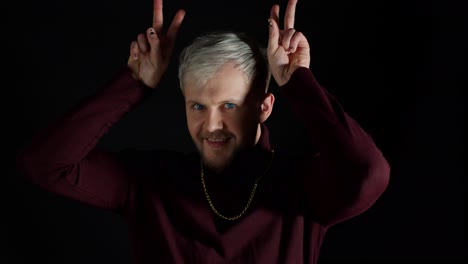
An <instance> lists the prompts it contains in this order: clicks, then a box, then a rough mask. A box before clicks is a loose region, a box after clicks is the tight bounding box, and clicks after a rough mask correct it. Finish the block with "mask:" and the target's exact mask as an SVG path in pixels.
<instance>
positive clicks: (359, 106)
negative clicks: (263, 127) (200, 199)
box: [2, 0, 468, 263]
mask: <svg viewBox="0 0 468 264" xmlns="http://www.w3.org/2000/svg"><path fill="white" fill-rule="evenodd" d="M286 2H287V1H285V0H282V1H272V0H270V1H254V0H249V1H246V0H238V1H233V0H229V1H205V0H203V1H202V0H197V1H195V0H192V1H189V0H184V1H182V0H180V1H169V0H166V1H165V3H164V8H165V9H164V14H165V21H166V26H168V25H169V21H170V20H172V16H173V15H174V14H175V12H176V10H177V9H179V8H184V9H185V10H186V11H187V14H186V19H185V21H184V23H183V25H182V27H181V29H180V32H179V36H178V41H177V44H176V48H175V55H178V52H179V51H180V50H181V48H182V47H183V46H185V45H186V44H187V43H188V42H189V41H190V40H192V39H193V37H195V36H196V35H198V34H200V33H203V32H204V31H207V30H211V29H237V30H242V31H245V32H247V33H249V34H251V35H253V36H255V38H256V39H257V40H258V41H260V42H261V43H263V44H265V45H266V43H267V35H268V25H267V18H268V15H269V10H270V7H271V6H272V5H273V4H275V3H278V4H280V6H281V14H282V12H283V11H284V9H285V7H286ZM462 2H463V1H459V3H462ZM467 10H468V9H466V7H463V6H462V5H458V4H457V3H453V2H449V1H422V0H419V1H417V0H408V1H403V0H399V1H381V0H375V1H344V0H328V1H324V0H314V1H306V0H300V1H299V3H298V6H297V11H296V26H295V27H296V29H297V30H299V31H302V32H303V33H304V34H305V36H306V37H307V38H308V40H309V43H310V45H311V69H312V71H313V72H314V73H315V75H316V77H317V79H318V80H319V82H320V83H321V84H322V85H323V86H324V87H325V88H326V89H328V90H329V91H330V92H331V93H332V94H334V95H335V96H336V98H337V99H338V100H339V101H340V102H341V104H342V106H343V107H344V108H345V110H346V111H347V112H348V113H349V114H350V115H352V116H353V117H355V118H356V119H357V120H358V121H359V122H360V124H361V125H362V127H363V128H365V129H366V130H367V131H368V132H369V133H371V135H372V136H373V138H374V141H375V142H376V144H377V145H378V146H379V147H380V149H381V150H382V151H383V153H384V155H385V156H386V158H387V159H388V161H389V163H390V165H391V168H392V172H391V180H390V185H389V187H388V189H387V191H386V192H385V193H384V195H383V196H382V197H381V198H380V199H379V200H378V201H377V203H376V204H375V205H374V206H373V207H372V208H371V209H370V210H368V211H367V212H365V213H364V214H362V215H360V216H358V217H356V218H353V219H351V220H349V221H347V222H343V223H341V224H338V225H336V226H335V227H333V228H332V229H330V230H329V233H328V235H327V236H326V238H325V242H324V245H323V249H322V254H321V257H320V263H350V262H363V261H367V263H384V262H385V263H402V262H409V263H416V262H421V263H422V262H437V263H451V262H455V261H460V260H462V259H464V258H465V242H464V241H465V233H464V202H463V196H464V194H463V190H464V178H463V177H464V176H465V175H464V172H463V171H464V166H463V163H462V158H461V157H462V152H463V150H464V146H463V144H462V143H463V138H462V136H463V134H464V125H463V123H462V120H463V115H464V105H463V99H462V89H461V88H462V87H463V84H464V81H465V79H464V78H466V74H465V75H463V70H466V62H465V59H466V58H465V56H466V50H467V42H466V38H467V37H466V36H467V31H466V29H465V27H464V26H465V25H466V24H464V22H465V21H463V16H465V13H466V11H467ZM2 11H3V12H4V15H5V16H4V17H6V18H7V19H8V21H7V24H6V25H7V28H6V31H4V34H3V43H4V44H5V43H6V44H7V45H6V48H4V49H5V50H4V55H6V56H4V58H6V59H5V64H6V65H4V67H5V68H6V69H7V74H6V76H5V77H4V78H3V79H4V80H5V82H8V83H4V85H3V89H2V90H3V96H2V97H3V98H4V100H3V102H4V105H7V106H8V109H7V110H6V111H5V114H6V116H7V117H9V118H11V119H10V120H8V119H7V120H8V122H5V123H4V124H5V125H6V126H5V128H6V129H5V130H4V131H5V132H8V133H11V137H10V138H13V140H6V141H7V142H4V143H5V144H6V145H8V146H9V147H10V146H11V147H12V149H13V150H14V151H10V149H9V150H8V151H9V154H8V155H9V159H8V162H9V165H8V173H7V175H8V176H7V177H6V178H7V181H6V184H5V185H4V187H3V188H2V189H3V190H4V193H6V194H8V195H9V196H8V197H6V198H5V203H4V204H5V205H6V207H5V209H6V210H5V211H4V212H6V214H5V215H6V219H7V245H8V246H7V248H6V249H7V253H8V254H6V258H7V263H32V262H45V263H130V262H131V251H130V242H129V241H128V236H127V233H126V227H125V223H124V222H123V219H120V218H119V217H117V216H116V215H113V214H112V213H109V212H105V211H100V210H98V209H95V208H91V207H88V206H86V205H82V204H79V203H77V202H75V201H72V200H68V199H66V198H62V197H58V196H56V195H54V194H50V193H47V192H44V191H42V190H40V189H38V188H37V187H35V186H32V185H30V184H28V183H26V182H24V181H23V180H21V179H20V178H19V177H18V175H17V172H16V169H15V167H14V155H11V153H13V152H15V151H16V150H17V149H18V148H19V147H20V146H21V145H23V144H25V143H27V142H28V141H29V140H30V139H31V137H32V136H33V135H34V134H35V133H37V132H38V131H39V130H40V129H42V128H44V127H45V126H46V125H47V124H49V123H50V122H51V121H53V120H54V119H56V118H58V117H59V116H60V115H62V114H63V113H64V112H65V111H67V110H68V109H70V108H71V107H72V106H73V105H74V104H75V103H77V102H78V101H79V100H80V99H81V98H83V97H85V96H88V95H90V94H93V93H94V92H95V91H96V89H98V88H99V87H100V86H101V85H102V84H104V83H105V82H106V81H107V80H109V79H110V78H111V77H112V76H113V74H114V73H115V72H116V71H118V70H119V69H120V68H121V67H123V66H124V65H125V64H126V60H127V56H128V51H129V45H130V42H131V41H132V40H134V39H135V38H136V35H137V34H138V33H140V32H145V30H146V28H147V27H149V26H150V25H151V21H152V1H151V0H133V1H130V0H118V1H116V0H92V1H91V0H81V1H50V0H44V1H16V2H11V3H9V4H8V6H4V7H3V8H2ZM3 73H5V70H3ZM176 73H177V57H176V56H174V57H173V61H172V63H171V65H170V67H169V69H168V72H167V74H166V75H165V77H164V79H163V80H162V82H161V84H160V86H159V87H158V90H157V91H156V92H155V93H154V94H153V95H152V97H151V98H150V99H149V100H148V101H146V102H145V103H144V104H143V105H141V106H140V107H139V108H137V109H136V110H135V111H134V112H132V113H131V114H129V115H127V116H126V117H124V119H122V120H121V121H120V122H119V123H118V124H116V125H115V126H114V127H113V128H112V129H111V131H110V132H109V133H108V134H107V135H105V136H104V138H103V139H102V140H101V142H100V143H99V144H100V146H102V147H106V148H110V149H121V148H123V147H127V146H133V147H138V148H152V147H162V148H170V149H173V150H181V151H184V150H187V149H190V148H192V147H193V146H192V143H191V140H190V138H189V134H188V131H187V129H186V124H185V121H186V120H185V110H184V104H183V98H182V95H181V93H180V91H179V88H178V80H177V75H176ZM465 88H466V87H465ZM271 89H272V92H273V93H274V94H275V95H276V97H277V102H276V104H275V108H274V111H273V115H272V116H271V117H270V119H269V120H268V125H269V126H270V127H271V129H272V131H271V133H272V141H273V142H275V144H279V145H283V146H287V147H290V148H297V149H300V148H301V147H303V146H302V145H301V144H298V143H297V142H294V141H293V140H291V139H294V138H298V137H300V136H301V134H300V133H301V132H300V131H299V130H296V129H295V128H294V126H290V125H289V124H290V123H291V122H293V121H294V120H291V119H290V118H289V113H288V109H287V108H285V107H284V106H285V105H284V100H283V98H282V97H281V95H280V94H279V93H278V90H277V86H276V85H275V84H274V83H273V84H272V86H271ZM12 98H13V102H11V101H10V100H11V99H12ZM10 105H12V106H10ZM161 121H162V122H161ZM158 123H159V124H161V123H162V124H164V125H163V126H161V125H157V124H158ZM4 182H5V181H4ZM2 263H5V262H3V261H2Z"/></svg>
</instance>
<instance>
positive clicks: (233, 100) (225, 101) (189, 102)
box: [185, 98, 240, 105]
mask: <svg viewBox="0 0 468 264" xmlns="http://www.w3.org/2000/svg"><path fill="white" fill-rule="evenodd" d="M239 102H240V100H236V99H235V98H230V99H228V100H223V101H221V102H220V104H226V103H239ZM185 104H201V105H203V104H202V103H200V102H197V101H195V100H188V101H187V102H185Z"/></svg>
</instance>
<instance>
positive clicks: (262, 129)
mask: <svg viewBox="0 0 468 264" xmlns="http://www.w3.org/2000/svg"><path fill="white" fill-rule="evenodd" d="M296 2H297V0H290V1H289V2H288V6H287V9H286V12H285V19H284V29H283V30H280V29H279V25H278V21H279V7H278V6H277V5H274V6H273V7H272V9H271V15H270V19H269V21H268V25H269V32H270V34H269V40H268V47H267V49H266V53H267V55H266V57H267V58H265V56H264V55H263V54H262V49H261V48H259V47H258V46H256V44H255V42H254V41H252V40H251V39H249V38H248V37H247V36H245V35H243V34H240V33H233V32H212V33H209V34H206V35H204V36H201V37H199V38H197V39H195V40H194V42H193V43H192V44H191V45H189V46H188V47H186V48H185V49H184V50H183V51H182V54H181V55H180V66H179V79H180V86H181V89H182V93H183V95H184V98H185V102H186V116H187V125H188V129H189V132H190V135H191V137H192V139H193V142H194V144H195V146H196V147H197V149H198V151H197V152H196V153H189V154H183V153H175V152H172V151H163V150H154V151H137V150H128V151H122V152H119V153H109V152H105V151H101V150H98V149H95V146H96V144H97V142H98V141H99V139H100V137H102V136H103V135H104V134H105V133H106V132H107V131H108V129H109V128H110V127H111V126H112V125H113V124H114V123H115V122H117V121H118V120H119V119H120V118H121V117H122V116H123V115H125V114H126V113H128V112H129V111H131V110H132V109H133V108H134V107H136V106H137V105H138V104H139V103H141V102H142V101H143V100H144V99H145V98H147V97H148V96H149V95H150V94H151V92H152V91H153V89H156V88H157V86H158V83H159V81H160V80H161V77H162V76H163V74H164V72H165V71H166V69H167V67H168V63H169V59H170V54H171V53H172V49H173V45H174V41H175V38H176V34H177V31H178V28H179V27H180V25H181V23H182V20H183V18H184V15H185V12H184V11H183V10H180V11H178V12H177V13H176V15H175V17H174V19H173V21H172V23H171V26H170V27H169V29H168V31H167V33H166V34H164V33H163V32H162V28H163V19H162V18H163V13H162V0H155V3H154V24H153V27H152V28H149V29H148V31H147V33H146V35H144V34H140V35H138V37H137V40H136V41H134V42H132V44H131V47H130V56H129V58H128V67H125V69H124V70H123V71H122V72H120V73H119V74H118V75H117V76H116V77H115V78H114V79H113V80H112V82H110V83H108V84H107V85H106V86H105V87H104V89H101V90H99V91H98V92H97V93H96V94H95V95H94V96H92V97H90V98H88V99H87V100H85V101H84V102H82V103H81V104H80V105H79V106H78V107H76V108H74V109H73V110H71V111H70V112H69V113H67V114H66V115H64V116H63V117H62V118H60V119H59V120H57V121H56V122H54V123H53V124H51V125H50V126H49V127H48V128H47V129H46V130H44V131H43V132H42V133H40V134H39V135H37V136H36V137H35V138H34V140H33V142H32V143H31V144H30V145H29V146H26V147H25V148H24V149H23V150H22V151H21V152H20V153H19V155H18V159H17V160H18V166H19V168H20V169H21V172H22V174H23V175H24V176H25V177H27V178H28V179H30V180H31V181H32V182H34V183H36V184H38V185H40V186H42V187H43V188H45V189H47V190H49V191H52V192H55V193H58V194H61V195H64V196H67V197H69V198H72V199H76V200H78V201H82V202H84V203H87V204H90V205H92V206H96V207H99V208H103V209H106V210H112V211H115V212H117V213H119V214H121V215H122V216H123V217H125V219H126V220H127V222H128V225H129V231H130V237H131V238H132V240H133V242H134V243H133V246H134V253H135V263H317V259H318V255H319V250H320V246H321V243H322V241H323V238H324V235H325V233H326V231H327V229H328V228H329V227H331V226H333V225H335V224H336V223H338V222H341V221H344V220H346V219H349V218H351V217H354V216H356V215H358V214H360V213H362V212H364V211H365V210H367V209H368V208H369V207H370V206H372V204H373V203H374V202H375V201H376V200H377V199H378V197H379V196H380V195H381V194H382V193H383V191H384V190H385V188H386V186H387V184H388V179H389V165H388V163H387V162H386V160H385V158H384V157H383V155H382V153H381V152H380V151H379V149H378V148H377V147H376V146H375V144H374V143H373V141H372V139H371V137H370V136H369V135H368V134H367V133H366V132H365V131H363V129H362V128H361V127H360V126H359V125H358V123H357V122H356V121H355V120H354V119H353V118H351V117H350V116H349V115H348V114H347V113H346V112H344V111H343V109H342V108H341V106H340V104H339V103H338V102H337V101H336V100H335V99H334V98H333V96H332V95H330V94H329V93H328V92H327V91H326V90H325V89H323V88H322V87H321V86H320V85H319V84H318V83H317V81H316V80H315V78H314V76H313V74H312V72H311V71H310V70H309V63H310V57H309V44H308V42H307V39H306V38H305V37H304V35H303V34H301V33H300V32H299V31H296V30H295V29H294V13H295V8H296ZM270 72H271V74H272V75H273V78H274V80H275V81H276V82H277V84H278V85H279V87H280V89H281V92H282V93H283V94H284V96H285V97H286V98H287V99H288V100H289V102H290V105H291V106H292V108H293V110H294V112H295V113H296V114H297V115H298V117H299V119H300V120H302V122H303V123H304V125H305V128H306V130H307V135H308V137H309V138H308V139H307V140H310V141H311V142H312V143H313V145H314V147H316V149H317V151H312V150H311V152H310V153H308V154H307V155H302V156H300V157H290V156H289V155H287V154H284V153H281V151H278V152H275V151H274V150H273V148H272V146H270V143H269V139H268V129H267V127H266V126H265V125H264V122H265V120H267V118H268V117H269V115H270V114H271V112H272V109H273V104H274V96H273V95H272V94H271V93H268V91H267V88H268V84H269V80H270V78H269V76H270Z"/></svg>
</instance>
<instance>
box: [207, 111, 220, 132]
mask: <svg viewBox="0 0 468 264" xmlns="http://www.w3.org/2000/svg"><path fill="white" fill-rule="evenodd" d="M205 126H206V130H207V131H208V132H214V131H216V130H222V129H223V126H224V124H223V117H222V114H221V113H220V112H219V111H216V110H213V111H210V112H209V113H208V118H207V120H206V122H205Z"/></svg>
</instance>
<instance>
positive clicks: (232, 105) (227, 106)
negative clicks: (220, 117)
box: [226, 103, 236, 109]
mask: <svg viewBox="0 0 468 264" xmlns="http://www.w3.org/2000/svg"><path fill="white" fill-rule="evenodd" d="M235 106H236V105H235V104H233V103H227V104H226V108H227V109H232V108H234V107H235Z"/></svg>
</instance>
